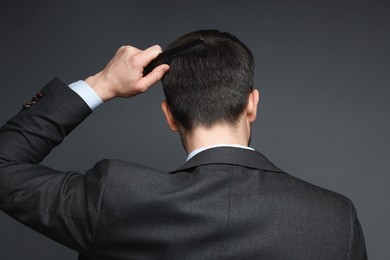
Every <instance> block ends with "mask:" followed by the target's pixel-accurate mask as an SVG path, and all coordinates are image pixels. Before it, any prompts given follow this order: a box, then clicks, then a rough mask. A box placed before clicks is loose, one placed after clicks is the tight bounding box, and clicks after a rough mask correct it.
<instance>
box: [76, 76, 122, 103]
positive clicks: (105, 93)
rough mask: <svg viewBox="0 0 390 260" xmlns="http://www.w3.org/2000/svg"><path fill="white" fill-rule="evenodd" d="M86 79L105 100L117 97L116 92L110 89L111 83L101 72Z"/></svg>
mask: <svg viewBox="0 0 390 260" xmlns="http://www.w3.org/2000/svg"><path fill="white" fill-rule="evenodd" d="M84 81H85V83H87V84H88V85H89V86H90V87H91V88H92V89H93V91H95V93H96V94H97V95H98V96H99V97H100V99H101V100H102V101H103V102H104V101H107V100H109V99H112V98H114V97H115V94H114V93H112V91H111V89H110V84H109V83H108V81H107V80H106V79H105V77H104V76H103V75H102V73H101V72H99V73H97V74H95V75H93V76H90V77H88V78H86V79H85V80H84Z"/></svg>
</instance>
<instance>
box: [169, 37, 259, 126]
mask: <svg viewBox="0 0 390 260" xmlns="http://www.w3.org/2000/svg"><path fill="white" fill-rule="evenodd" d="M199 38H202V39H203V41H204V44H205V46H206V49H207V54H206V55H204V56H202V55H198V56H185V57H179V58H176V59H175V60H173V61H172V62H171V64H170V70H169V72H168V73H167V74H166V75H165V76H164V77H163V79H162V84H163V88H164V93H165V97H166V100H167V104H168V106H169V108H170V110H171V112H172V116H173V118H174V119H175V120H176V121H177V122H178V123H179V124H180V125H181V126H182V127H184V129H186V130H191V129H193V127H195V126H203V127H206V128H210V127H212V126H214V125H216V124H219V123H231V124H234V123H236V122H237V120H238V119H239V117H240V116H241V114H242V112H243V111H244V110H245V107H246V104H247V99H248V95H249V93H250V92H251V91H252V90H253V76H254V59H253V55H252V53H251V52H250V50H249V49H248V47H246V46H245V45H244V44H243V43H242V42H241V41H240V40H238V39H237V38H236V37H235V36H233V35H231V34H229V33H226V32H220V31H218V30H200V31H195V32H192V33H189V34H186V35H183V36H181V37H180V38H178V39H177V40H175V41H173V42H172V43H170V44H169V45H168V46H167V47H166V50H168V49H171V48H174V47H177V46H181V45H183V44H186V43H188V42H191V41H193V40H195V39H199Z"/></svg>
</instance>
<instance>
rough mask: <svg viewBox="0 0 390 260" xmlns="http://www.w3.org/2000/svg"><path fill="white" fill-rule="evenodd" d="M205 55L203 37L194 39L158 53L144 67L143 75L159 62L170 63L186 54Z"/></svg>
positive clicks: (159, 63) (186, 55)
mask: <svg viewBox="0 0 390 260" xmlns="http://www.w3.org/2000/svg"><path fill="white" fill-rule="evenodd" d="M205 55H206V46H205V44H204V42H203V39H196V40H194V41H192V42H189V43H187V44H183V45H182V46H179V47H176V48H172V49H170V50H167V51H164V52H162V53H160V54H159V55H158V56H157V58H155V59H154V60H152V61H151V62H150V63H149V64H148V65H147V66H146V67H145V68H144V72H143V74H144V76H146V75H148V74H149V73H150V72H151V71H152V70H153V69H154V68H156V67H157V66H159V65H161V64H168V65H169V64H170V63H171V62H172V61H173V60H174V59H176V58H178V57H188V56H198V57H199V56H205Z"/></svg>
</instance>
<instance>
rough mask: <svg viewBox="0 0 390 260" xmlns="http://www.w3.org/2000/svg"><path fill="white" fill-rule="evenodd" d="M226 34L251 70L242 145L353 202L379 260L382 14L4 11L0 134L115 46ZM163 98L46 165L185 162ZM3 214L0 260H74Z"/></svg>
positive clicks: (388, 64) (356, 10)
mask: <svg viewBox="0 0 390 260" xmlns="http://www.w3.org/2000/svg"><path fill="white" fill-rule="evenodd" d="M203 28H217V29H220V30H223V31H228V32H231V33H232V34H234V35H236V36H237V37H239V38H240V39H241V40H242V41H243V42H244V43H246V44H247V45H248V46H249V47H250V49H251V50H252V52H253V54H254V56H255V59H256V64H257V66H256V79H255V85H256V87H257V88H258V89H259V90H260V91H261V103H260V111H259V112H260V113H259V118H258V120H257V122H256V123H255V124H254V126H253V138H252V146H253V147H254V148H255V149H257V150H259V151H261V152H262V153H264V154H265V155H266V156H267V157H269V158H270V159H271V161H273V162H274V163H275V164H276V165H277V166H279V167H280V168H282V169H284V170H285V171H287V172H288V173H290V174H292V175H294V176H296V177H299V178H301V179H304V180H306V181H308V182H311V183H314V184H316V185H319V186H322V187H325V188H328V189H331V190H334V191H337V192H339V193H341V194H343V195H345V196H347V197H349V198H351V199H352V201H353V202H354V204H355V206H356V208H357V211H358V216H359V218H360V221H361V224H362V226H363V230H364V233H365V238H366V244H367V250H368V255H369V258H370V259H390V249H389V242H390V224H389V220H390V203H389V198H390V191H389V182H390V175H389V174H390V167H389V161H390V158H389V155H390V138H389V133H390V122H389V121H390V120H389V114H390V113H389V112H390V104H389V100H390V90H389V87H390V71H389V70H390V4H389V1H365V2H359V1H341V0H340V1H306V2H299V1H194V2H186V1H52V0H51V1H24V2H22V1H2V2H1V3H0V37H1V40H0V75H1V77H0V82H1V85H0V87H1V95H0V106H1V107H0V108H1V109H0V123H1V124H3V123H5V122H6V120H7V119H8V118H10V117H11V116H13V115H14V114H15V113H16V112H17V111H18V110H19V109H20V108H21V105H22V104H23V103H24V102H25V101H27V100H29V99H30V97H31V96H33V95H34V94H35V93H36V92H37V91H38V90H39V89H40V88H41V87H42V86H43V85H44V84H46V83H47V82H48V81H49V80H50V79H51V78H52V77H54V76H58V77H59V78H60V79H62V80H63V81H64V82H66V83H71V82H73V81H76V80H78V79H84V78H85V77H87V76H88V75H91V74H93V73H96V72H98V71H99V70H100V69H102V68H103V66H104V65H105V64H106V62H108V60H109V59H110V58H111V57H112V56H113V54H114V53H115V51H116V50H117V49H118V48H119V47H120V46H121V45H124V44H130V45H134V46H137V47H139V48H142V49H143V48H146V47H148V46H150V45H153V44H160V45H161V46H166V44H168V43H169V42H170V41H172V40H174V39H175V38H177V37H178V36H180V35H182V34H184V33H187V32H190V31H193V30H196V29H203ZM163 98H164V97H163V92H162V89H161V85H160V84H157V85H156V86H155V87H154V88H152V89H151V90H150V91H148V93H147V94H145V95H141V96H137V97H136V98H133V99H131V100H125V99H118V100H114V101H110V102H108V103H106V104H104V105H103V106H101V107H99V108H98V110H96V111H95V113H94V114H93V115H92V116H90V117H89V118H88V119H87V120H86V121H85V122H84V123H83V124H82V125H81V126H80V127H79V128H77V129H76V131H74V132H73V133H72V134H71V135H70V136H69V137H68V138H67V139H66V140H65V142H64V143H63V144H62V145H61V146H60V147H58V148H57V149H55V150H54V152H53V153H52V154H50V156H49V157H48V158H47V159H46V160H45V161H44V162H43V163H44V164H46V165H49V166H51V167H56V168H58V169H61V170H64V171H66V170H73V169H75V170H79V171H81V172H84V171H86V170H87V169H89V168H90V167H92V166H93V165H94V163H95V162H96V161H98V160H100V159H102V158H117V159H124V160H129V161H133V162H138V163H142V164H147V165H149V166H152V167H155V168H160V169H163V170H172V169H174V168H176V167H178V166H179V165H181V164H182V163H183V161H184V160H185V153H184V152H183V150H182V147H181V144H180V140H179V138H178V136H176V135H175V134H174V133H171V132H170V131H169V130H168V128H167V126H166V124H165V121H164V119H163V117H162V113H161V112H160V101H161V100H162V99H163ZM76 256H77V254H76V252H74V251H72V250H70V249H68V248H65V247H63V246H61V245H59V244H57V243H56V242H53V241H51V240H49V239H47V238H45V237H43V236H42V235H40V234H38V233H35V232H33V231H31V230H30V229H29V228H26V227H24V226H22V225H20V224H19V223H17V222H16V221H14V220H13V219H11V218H10V217H8V216H7V215H5V214H4V213H2V212H0V259H2V260H7V259H12V260H15V259H57V260H61V259H76Z"/></svg>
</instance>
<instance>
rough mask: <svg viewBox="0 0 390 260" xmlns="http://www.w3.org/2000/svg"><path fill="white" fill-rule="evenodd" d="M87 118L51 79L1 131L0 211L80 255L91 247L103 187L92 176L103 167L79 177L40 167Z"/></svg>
mask: <svg viewBox="0 0 390 260" xmlns="http://www.w3.org/2000/svg"><path fill="white" fill-rule="evenodd" d="M90 113H91V110H90V108H89V107H88V106H87V105H86V104H85V103H84V101H83V100H82V99H81V98H80V97H79V96H78V95H77V94H76V93H74V92H73V91H72V90H71V89H69V87H68V86H67V85H65V84H64V83H62V82H61V81H60V80H58V79H54V80H52V81H51V82H50V83H49V84H47V85H46V86H45V87H44V88H43V89H42V90H41V91H40V92H39V95H37V96H35V97H34V98H33V99H32V102H30V103H29V106H28V107H27V108H25V109H23V110H21V111H20V112H19V113H18V114H17V115H16V116H14V117H13V118H12V119H10V120H9V121H8V122H7V123H6V124H5V125H4V126H3V127H2V128H1V129H0V209H1V210H3V211H4V212H5V213H7V214H8V215H10V216H11V217H13V218H15V219H16V220H18V221H20V222H22V223H24V224H25V225H27V226H29V227H31V228H33V229H35V230H36V231H38V232H40V233H42V234H44V235H46V236H48V237H50V238H52V239H54V240H56V241H58V242H60V243H62V244H64V245H66V246H68V247H70V248H73V249H75V250H77V251H79V252H86V251H88V248H89V247H90V246H91V244H92V243H93V239H94V235H95V232H96V227H97V223H98V218H99V207H100V204H101V201H102V197H103V193H104V186H105V183H106V177H105V176H103V175H101V174H100V175H99V174H95V171H96V169H97V168H99V167H104V163H99V164H97V165H96V167H95V168H94V169H92V170H90V171H89V172H87V174H85V175H83V174H80V173H78V172H66V173H64V172H60V171H57V170H54V169H51V168H48V167H45V166H42V165H39V162H40V161H42V160H43V159H44V157H45V156H46V155H47V154H48V153H49V152H50V151H51V150H52V149H53V148H54V147H55V146H56V145H58V144H60V143H61V142H62V141H63V139H64V138H65V136H66V135H67V134H69V133H70V132H71V131H72V130H73V129H74V128H75V127H76V126H77V125H78V124H79V123H80V122H82V121H83V120H84V119H85V118H86V117H87V116H88V115H89V114H90ZM101 170H102V169H100V172H101Z"/></svg>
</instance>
